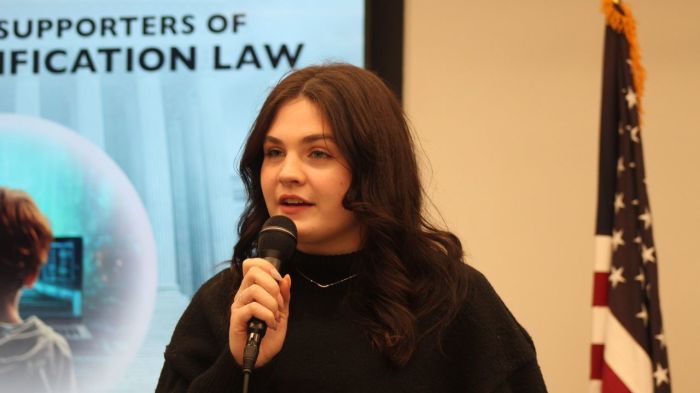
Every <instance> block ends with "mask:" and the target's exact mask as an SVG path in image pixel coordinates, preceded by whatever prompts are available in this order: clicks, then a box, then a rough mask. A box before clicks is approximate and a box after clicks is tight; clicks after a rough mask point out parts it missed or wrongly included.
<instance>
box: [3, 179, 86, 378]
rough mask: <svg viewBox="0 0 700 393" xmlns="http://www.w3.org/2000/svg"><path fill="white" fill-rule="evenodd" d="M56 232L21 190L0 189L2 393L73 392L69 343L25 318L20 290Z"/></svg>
mask: <svg viewBox="0 0 700 393" xmlns="http://www.w3.org/2000/svg"><path fill="white" fill-rule="evenodd" d="M52 239H53V234H52V232H51V228H50V226H49V221H48V219H47V218H46V217H45V216H44V215H43V214H42V213H41V212H40V211H39V209H38V207H37V206H36V204H35V203H34V201H33V200H32V198H31V197H30V196H29V195H28V194H26V193H25V192H23V191H19V190H12V189H8V188H5V187H0V381H2V382H1V383H0V385H1V386H2V388H1V390H2V391H3V392H5V391H7V392H75V391H76V383H75V374H74V371H73V362H72V355H71V351H70V348H69V346H68V343H67V342H66V340H65V338H63V337H62V336H61V335H59V334H58V333H56V332H54V331H53V329H51V328H50V327H49V326H47V325H46V324H45V323H44V322H42V321H41V320H40V319H39V318H37V317H36V316H32V317H29V318H27V319H25V320H22V318H21V317H20V313H19V299H20V297H21V296H22V288H25V287H26V288H31V287H32V286H33V285H34V283H35V282H36V281H37V279H38V277H39V272H40V271H41V268H42V267H43V265H44V264H45V263H46V260H47V257H48V253H49V249H50V246H51V241H52Z"/></svg>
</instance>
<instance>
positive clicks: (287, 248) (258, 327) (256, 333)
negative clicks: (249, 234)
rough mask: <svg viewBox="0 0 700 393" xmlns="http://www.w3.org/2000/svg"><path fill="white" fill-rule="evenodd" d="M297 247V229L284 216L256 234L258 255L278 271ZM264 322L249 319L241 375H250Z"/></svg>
mask: <svg viewBox="0 0 700 393" xmlns="http://www.w3.org/2000/svg"><path fill="white" fill-rule="evenodd" d="M296 246H297V227H296V225H294V222H293V221H292V220H291V219H289V218H288V217H285V216H273V217H270V218H268V219H267V221H265V224H263V227H262V229H261V230H260V233H259V234H258V247H257V248H258V255H259V256H260V258H263V259H265V260H267V261H268V262H270V263H271V264H272V265H274V266H275V269H277V270H280V267H281V266H282V262H284V261H285V260H287V259H289V257H291V256H292V254H294V250H295V249H296ZM266 331H267V325H266V324H265V322H263V321H261V320H259V319H257V318H251V319H250V321H249V322H248V340H247V342H246V345H245V349H244V350H243V373H244V375H245V374H250V373H251V372H252V371H253V367H254V366H255V361H256V360H257V359H258V352H259V351H260V342H261V341H262V339H263V337H264V336H265V332H266Z"/></svg>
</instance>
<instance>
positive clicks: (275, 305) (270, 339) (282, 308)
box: [228, 258, 292, 367]
mask: <svg viewBox="0 0 700 393" xmlns="http://www.w3.org/2000/svg"><path fill="white" fill-rule="evenodd" d="M291 286H292V279H291V277H289V275H286V276H285V277H284V278H282V277H281V276H280V274H279V272H277V269H275V267H274V266H272V264H271V263H270V262H268V261H266V260H264V259H262V258H250V259H246V260H245V261H243V280H242V282H241V286H240V287H239V288H238V292H236V295H235V296H234V298H233V304H231V321H230V322H231V325H230V327H229V332H228V341H229V348H230V350H231V354H232V355H233V358H234V359H235V360H236V363H238V364H239V365H243V348H244V347H245V344H246V340H247V339H248V333H247V330H248V321H250V319H251V318H253V317H255V318H258V319H259V320H261V321H263V322H265V323H266V324H267V333H266V334H265V338H264V339H263V340H262V342H261V344H260V353H259V354H258V359H257V361H256V362H255V367H260V366H262V365H264V364H266V363H267V362H269V361H270V359H272V358H273V357H275V355H277V354H278V353H279V351H280V350H281V349H282V344H283V343H284V338H285V336H286V335H287V321H288V320H289V299H290V288H291Z"/></svg>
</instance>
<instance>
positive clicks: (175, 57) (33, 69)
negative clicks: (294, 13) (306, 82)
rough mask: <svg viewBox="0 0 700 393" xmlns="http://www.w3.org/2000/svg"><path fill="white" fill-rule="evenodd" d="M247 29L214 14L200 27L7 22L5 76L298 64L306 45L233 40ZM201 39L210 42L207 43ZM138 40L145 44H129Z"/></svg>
mask: <svg viewBox="0 0 700 393" xmlns="http://www.w3.org/2000/svg"><path fill="white" fill-rule="evenodd" d="M198 22H199V23H198ZM246 25H247V19H246V14H244V13H235V14H229V15H224V14H213V15H210V16H208V17H206V18H203V19H202V20H200V21H198V20H197V18H196V16H195V15H191V14H188V15H180V16H173V15H161V16H117V17H100V18H88V17H84V18H79V19H71V18H55V19H51V18H36V19H31V18H30V19H1V18H0V48H3V49H0V76H1V75H19V74H44V73H47V74H68V73H70V74H81V73H112V72H133V71H145V72H155V71H187V70H191V71H194V70H196V69H198V68H200V67H201V66H202V65H203V66H205V67H207V68H209V69H211V70H214V71H226V70H256V69H257V70H263V69H276V68H284V69H287V68H293V67H294V66H295V65H296V64H297V62H298V61H299V58H300V57H301V54H302V50H303V49H304V44H303V43H295V44H288V43H268V42H265V43H254V42H238V41H236V40H231V38H230V37H231V36H230V35H231V34H237V33H239V32H241V31H242V30H243V29H244V28H245V26H246ZM202 34H206V35H209V36H211V37H207V38H206V39H203V38H202ZM217 36H222V37H223V36H225V37H224V38H225V39H224V40H222V41H224V42H226V43H225V44H223V43H221V42H215V43H214V44H199V45H198V44H196V43H195V42H197V41H200V42H201V41H206V42H212V38H214V41H216V37H217ZM158 37H167V38H168V41H169V42H173V41H175V40H177V42H178V43H184V44H182V45H170V46H161V45H157V44H156V43H155V42H154V41H153V40H155V39H157V38H158ZM195 37H197V38H196V39H195ZM135 39H138V41H139V42H138V45H136V43H134V44H133V46H132V45H129V44H130V43H131V41H134V40H135ZM161 42H162V40H161ZM29 44H33V45H32V46H34V47H29Z"/></svg>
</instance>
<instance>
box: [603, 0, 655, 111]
mask: <svg viewBox="0 0 700 393" xmlns="http://www.w3.org/2000/svg"><path fill="white" fill-rule="evenodd" d="M602 8H603V14H605V20H606V21H607V23H608V25H609V26H610V27H612V28H613V30H615V31H617V32H619V33H624V34H625V38H627V42H628V43H629V46H630V60H631V62H632V64H631V65H632V77H633V79H634V81H633V83H634V91H635V93H636V94H637V109H638V111H639V114H640V115H641V114H642V113H643V111H642V96H644V79H645V77H646V70H645V69H644V66H642V61H641V56H640V54H639V44H638V42H637V25H636V22H635V21H634V16H633V15H632V9H631V8H630V7H629V6H628V5H627V4H624V3H623V2H622V1H619V2H618V4H614V1H613V0H603V7H602ZM640 123H641V119H640Z"/></svg>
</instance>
